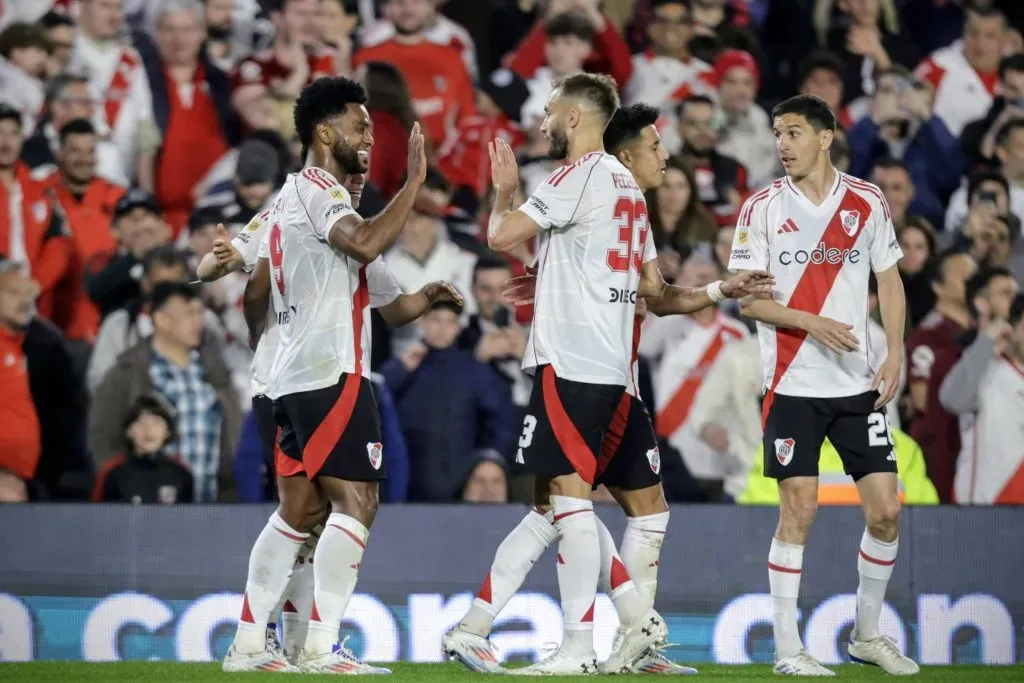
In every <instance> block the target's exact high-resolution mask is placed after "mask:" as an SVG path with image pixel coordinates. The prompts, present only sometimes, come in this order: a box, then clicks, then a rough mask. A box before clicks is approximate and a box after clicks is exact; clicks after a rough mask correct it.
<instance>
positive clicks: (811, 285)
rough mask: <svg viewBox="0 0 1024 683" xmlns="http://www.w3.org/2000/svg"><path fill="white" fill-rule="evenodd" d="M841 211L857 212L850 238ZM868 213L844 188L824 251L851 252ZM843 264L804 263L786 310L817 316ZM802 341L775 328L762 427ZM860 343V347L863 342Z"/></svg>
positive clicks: (801, 334)
mask: <svg viewBox="0 0 1024 683" xmlns="http://www.w3.org/2000/svg"><path fill="white" fill-rule="evenodd" d="M841 211H857V212H859V224H858V226H857V230H856V231H855V232H854V233H853V234H852V235H851V234H849V233H848V232H847V231H846V230H844V229H843V223H842V217H841V215H840V212H841ZM870 214H871V205H870V204H868V203H867V202H866V201H865V200H863V199H862V198H860V197H858V196H857V195H856V194H855V193H854V192H851V191H850V190H849V189H848V190H847V191H846V193H845V194H844V195H843V199H842V200H841V201H840V202H839V207H838V208H837V209H836V212H835V213H834V214H833V215H832V220H830V221H829V223H828V227H826V228H825V232H824V233H823V234H822V236H821V242H823V243H824V251H826V252H827V251H828V250H829V249H839V250H840V251H843V250H845V249H852V248H853V245H854V244H856V243H857V238H858V237H860V233H861V230H863V229H864V225H865V224H866V223H867V221H868V218H869V216H870ZM863 257H864V258H870V257H869V255H868V254H863ZM845 262H846V260H845V259H841V260H840V262H839V263H829V262H828V261H827V260H823V262H822V263H811V262H808V264H807V267H806V268H805V269H804V273H803V275H801V276H800V280H799V281H798V282H797V283H796V287H794V288H793V296H791V297H790V299H789V303H787V304H786V308H789V309H791V310H794V311H807V312H808V313H813V314H814V315H819V314H820V313H821V309H822V307H823V306H824V305H825V301H826V299H828V295H829V293H831V291H832V285H834V284H835V281H836V278H837V277H838V276H839V271H840V270H842V269H843V264H844V263H845ZM864 305H865V306H866V305H867V303H866V302H865V304H864ZM806 338H807V333H806V332H804V331H803V330H794V329H789V328H782V327H776V328H775V373H774V374H773V375H772V385H771V386H770V387H768V391H767V392H766V393H765V396H764V403H763V405H762V407H761V426H762V427H763V426H764V423H765V421H766V420H767V419H768V411H769V410H770V409H771V407H772V403H773V402H774V401H775V388H776V387H778V386H779V382H780V381H782V376H783V375H785V374H786V370H788V369H789V366H790V364H792V362H793V359H794V358H796V354H797V352H798V351H800V346H801V345H802V344H803V343H804V339H806ZM860 341H861V343H862V344H863V343H865V341H864V340H863V339H862V340H860Z"/></svg>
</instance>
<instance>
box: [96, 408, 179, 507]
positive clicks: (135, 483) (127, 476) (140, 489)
mask: <svg viewBox="0 0 1024 683" xmlns="http://www.w3.org/2000/svg"><path fill="white" fill-rule="evenodd" d="M174 423H175V418H174V408H173V407H172V406H171V405H170V403H168V402H167V399H165V398H164V397H163V396H161V395H160V394H157V393H152V394H146V395H143V396H139V398H138V399H136V401H135V403H134V404H133V405H132V407H131V408H129V409H128V414H127V415H125V417H124V424H123V425H122V431H121V438H122V450H121V453H120V454H119V455H117V456H115V457H114V458H112V459H110V460H108V461H107V462H105V463H104V464H103V467H102V468H101V469H100V471H99V473H98V474H97V475H96V486H95V488H93V492H92V499H93V500H95V501H98V502H104V503H135V504H140V503H144V504H154V503H159V504H163V505H166V504H169V503H191V502H192V495H193V490H194V488H195V480H194V478H193V476H192V473H191V472H189V469H188V467H186V466H185V465H184V464H183V463H182V462H181V461H180V460H178V459H177V458H176V457H172V456H171V455H170V454H168V453H167V452H166V450H165V449H166V448H167V445H168V444H170V443H172V442H175V441H177V437H176V436H175V434H174Z"/></svg>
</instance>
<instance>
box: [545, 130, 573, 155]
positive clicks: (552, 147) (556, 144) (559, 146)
mask: <svg viewBox="0 0 1024 683" xmlns="http://www.w3.org/2000/svg"><path fill="white" fill-rule="evenodd" d="M567 156H569V136H567V135H566V134H565V131H564V130H563V129H561V128H552V129H551V132H550V134H549V138H548V158H550V159H552V160H554V161H564V160H565V158H566V157H567Z"/></svg>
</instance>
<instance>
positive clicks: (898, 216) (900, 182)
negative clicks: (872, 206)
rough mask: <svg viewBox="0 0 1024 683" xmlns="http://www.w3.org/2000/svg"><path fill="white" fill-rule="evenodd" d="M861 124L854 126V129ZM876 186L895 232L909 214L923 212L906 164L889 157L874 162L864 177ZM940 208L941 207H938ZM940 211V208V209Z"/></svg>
mask: <svg viewBox="0 0 1024 683" xmlns="http://www.w3.org/2000/svg"><path fill="white" fill-rule="evenodd" d="M860 125H861V124H857V126H854V129H855V130H856V128H857V127H858V126H860ZM864 177H866V178H870V180H871V182H873V183H874V184H875V185H878V189H879V190H881V191H882V195H883V196H884V197H885V201H886V203H887V204H888V205H889V216H890V218H891V219H892V224H893V227H895V228H896V232H899V231H900V230H902V229H903V228H904V227H905V226H906V225H907V221H908V220H910V219H911V218H912V216H911V214H921V213H923V212H924V207H923V206H922V203H921V202H920V201H918V198H917V186H916V185H915V184H914V179H913V178H912V177H911V175H910V169H908V168H907V164H906V163H905V162H903V161H900V160H899V159H894V158H892V157H890V156H883V157H881V158H879V159H878V160H877V161H875V162H874V166H873V169H872V171H871V173H870V174H868V175H866V176H864ZM940 206H941V205H940ZM940 211H941V208H940Z"/></svg>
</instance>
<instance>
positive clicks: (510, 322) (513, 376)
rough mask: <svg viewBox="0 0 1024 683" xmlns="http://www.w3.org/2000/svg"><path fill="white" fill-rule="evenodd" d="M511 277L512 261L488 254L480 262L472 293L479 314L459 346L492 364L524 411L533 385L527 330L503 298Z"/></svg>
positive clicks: (467, 325) (472, 317) (471, 317)
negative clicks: (526, 361) (526, 360)
mask: <svg viewBox="0 0 1024 683" xmlns="http://www.w3.org/2000/svg"><path fill="white" fill-rule="evenodd" d="M511 277H512V270H511V268H510V267H509V264H508V261H506V260H505V259H504V258H502V257H501V256H498V255H497V254H489V253H485V254H484V255H482V256H480V258H479V259H477V262H476V265H475V266H474V267H473V287H472V290H471V293H472V298H473V301H474V303H475V306H476V313H475V314H473V315H471V316H469V321H468V322H467V323H466V326H465V328H464V329H463V330H462V333H461V334H460V335H459V339H458V342H457V345H458V347H459V348H460V349H462V350H463V351H469V352H471V353H473V355H474V356H475V357H476V359H477V360H478V361H481V362H483V363H488V364H490V366H491V368H493V369H494V371H495V372H496V373H497V374H498V376H499V377H501V378H502V379H503V380H504V381H505V383H506V385H507V386H508V389H509V396H510V398H511V399H512V401H513V403H515V404H516V405H517V406H519V407H520V408H522V407H525V406H526V404H527V402H528V401H529V399H530V388H531V386H532V382H531V381H530V379H529V377H527V376H526V374H525V373H524V372H523V370H522V364H523V355H524V354H525V353H526V336H527V334H526V330H524V329H523V328H522V327H520V326H519V325H517V324H516V321H515V312H514V311H513V310H512V309H510V308H509V307H508V306H507V305H506V304H505V300H504V298H503V297H502V294H501V292H502V289H503V287H504V285H505V281H506V280H508V279H509V278H511Z"/></svg>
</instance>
